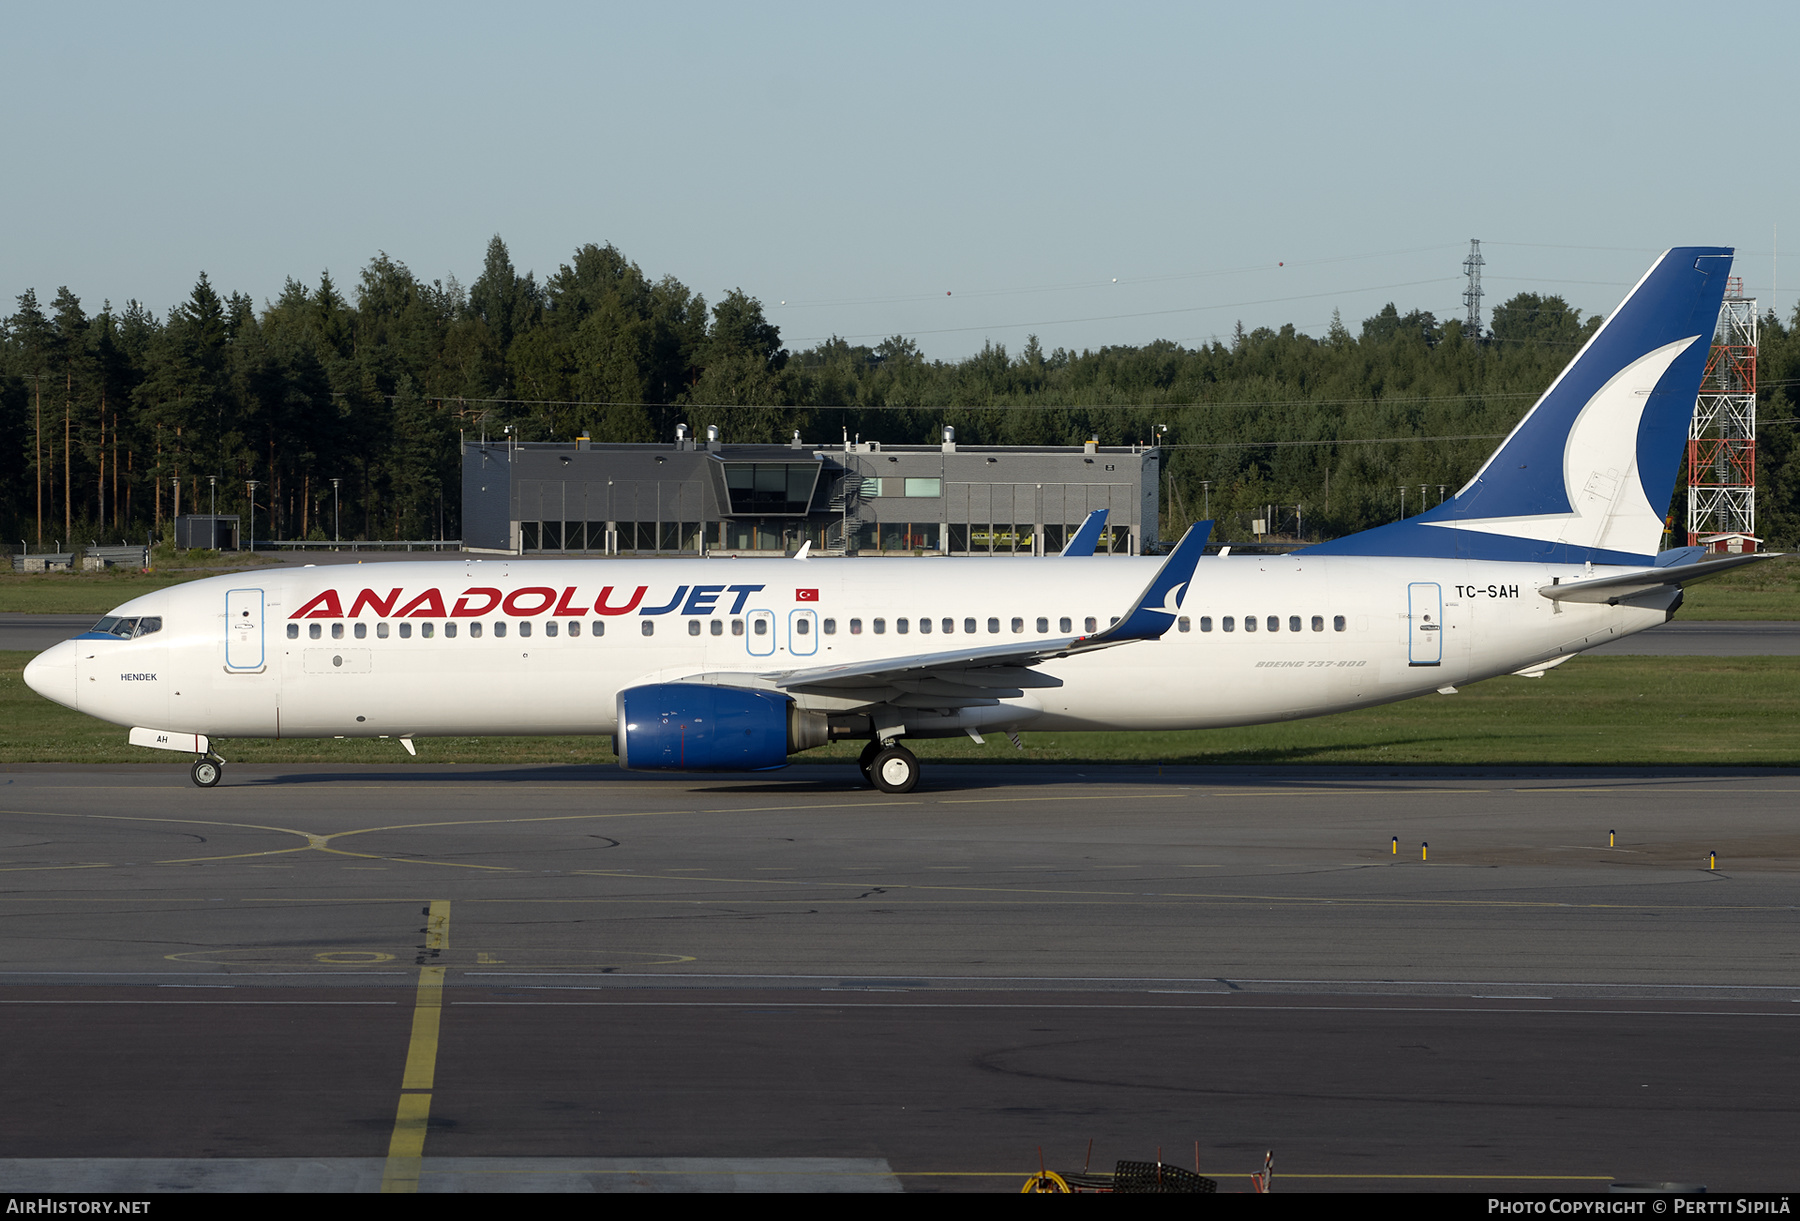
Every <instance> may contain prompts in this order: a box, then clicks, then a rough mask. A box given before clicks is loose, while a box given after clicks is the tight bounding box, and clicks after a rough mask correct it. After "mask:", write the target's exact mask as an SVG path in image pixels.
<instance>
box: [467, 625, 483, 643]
mask: <svg viewBox="0 0 1800 1221" xmlns="http://www.w3.org/2000/svg"><path fill="white" fill-rule="evenodd" d="M469 639H470V640H480V639H481V625H480V624H479V623H471V624H470V625H469Z"/></svg>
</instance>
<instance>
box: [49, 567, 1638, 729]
mask: <svg viewBox="0 0 1800 1221" xmlns="http://www.w3.org/2000/svg"><path fill="white" fill-rule="evenodd" d="M1159 563H1160V561H1159V560H1156V559H1125V558H1092V559H1055V560H1030V559H992V560H987V559H960V558H958V559H935V560H934V559H923V560H921V559H894V560H876V559H819V560H810V561H807V562H804V563H798V562H795V561H792V560H729V559H712V560H687V561H683V560H649V561H631V560H541V561H540V560H485V561H466V562H463V563H443V562H438V563H403V562H395V563H381V564H370V565H361V566H328V567H307V568H287V569H268V570H262V571H258V572H252V573H246V574H243V575H238V576H222V577H213V578H209V579H207V580H202V581H196V582H193V583H191V584H188V585H182V586H177V587H175V588H172V589H168V590H164V591H161V592H158V593H154V594H147V595H145V596H144V597H141V598H138V599H134V600H133V601H132V602H129V603H127V604H126V605H124V606H121V607H120V608H118V610H116V611H115V612H114V614H115V615H119V616H159V617H160V618H161V620H162V628H161V630H160V631H158V632H156V633H154V634H151V635H144V636H139V637H137V638H135V639H128V640H127V639H95V638H91V637H84V638H82V639H79V640H74V641H69V642H67V643H65V644H62V645H59V646H57V648H56V649H53V650H51V651H50V652H49V653H46V654H44V655H43V657H41V658H39V659H38V660H37V661H34V662H33V663H32V671H33V673H32V675H31V676H30V677H31V681H32V685H33V686H34V687H36V688H37V689H38V690H40V691H43V692H44V693H45V694H48V695H51V697H52V698H55V699H58V700H59V701H60V702H62V703H65V704H68V705H70V706H71V707H75V708H78V709H79V710H80V711H82V712H85V713H88V714H91V715H93V716H96V717H99V718H101V719H104V720H107V721H112V722H114V723H117V724H120V725H128V726H150V727H155V728H158V729H169V730H174V731H180V732H184V733H196V734H205V735H208V736H209V737H213V738H240V737H284V738H285V737H325V736H356V737H363V736H378V735H386V736H395V737H398V736H402V735H412V736H418V737H427V736H434V735H469V736H475V735H496V734H550V733H555V734H608V733H612V732H613V730H614V727H615V726H614V721H615V706H616V696H617V694H618V692H619V691H621V690H623V689H626V688H629V687H635V686H639V685H642V684H645V683H652V682H670V681H676V680H681V679H691V678H696V677H698V676H701V675H707V674H713V675H718V674H731V675H740V676H759V677H760V676H771V675H778V674H780V673H781V672H783V671H792V670H796V669H803V668H810V667H818V666H825V665H831V664H835V663H846V662H862V661H869V660H875V659H880V658H884V657H902V656H912V655H917V654H935V653H945V652H951V651H954V650H956V649H957V648H959V647H964V646H968V647H976V646H990V645H995V644H1004V643H1007V642H1011V641H1018V642H1021V643H1024V642H1029V641H1030V640H1032V639H1044V638H1051V637H1057V636H1066V635H1068V634H1070V633H1071V632H1073V633H1074V634H1077V635H1079V634H1083V633H1091V632H1092V631H1094V630H1096V629H1104V628H1105V627H1106V626H1107V625H1108V624H1109V623H1110V622H1111V621H1112V619H1113V618H1114V617H1115V616H1120V615H1123V614H1125V613H1126V611H1127V610H1128V608H1129V607H1130V606H1131V604H1132V602H1133V600H1134V599H1135V598H1136V597H1137V595H1138V593H1139V591H1140V590H1142V589H1143V587H1144V585H1145V583H1146V582H1147V581H1148V580H1149V579H1150V578H1151V576H1152V575H1153V574H1154V573H1155V572H1156V571H1157V567H1158V565H1159ZM1607 571H1609V570H1595V571H1585V572H1584V570H1583V569H1582V568H1581V567H1579V566H1575V565H1564V566H1554V565H1544V564H1508V563H1487V562H1476V561H1460V560H1432V559H1387V558H1363V557H1348V556H1329V557H1327V556H1304V555H1301V556H1291V557H1290V556H1250V555H1243V556H1227V557H1208V558H1205V559H1203V560H1201V561H1200V562H1199V565H1198V567H1197V568H1196V570H1195V572H1194V576H1193V580H1192V582H1191V584H1190V585H1189V587H1188V590H1187V592H1186V595H1185V597H1184V600H1183V602H1182V605H1181V610H1180V616H1181V618H1180V620H1179V621H1178V623H1177V625H1176V626H1175V627H1172V628H1171V629H1170V630H1169V631H1168V633H1167V634H1166V635H1164V636H1163V637H1162V638H1161V639H1160V640H1147V641H1138V642H1135V643H1129V644H1123V645H1120V646H1118V647H1115V648H1107V649H1101V650H1098V651H1095V652H1092V653H1088V654H1084V655H1079V656H1070V657H1065V658H1062V659H1060V660H1055V661H1049V662H1045V663H1043V664H1042V665H1041V666H1040V667H1039V670H1040V672H1041V673H1043V674H1047V675H1050V676H1052V677H1054V678H1056V679H1059V680H1061V685H1060V686H1047V687H1038V688H1033V689H1030V690H1026V691H1024V693H1023V694H1022V695H1021V696H1017V697H1014V698H1009V699H1003V700H1002V701H1001V702H1000V704H999V706H997V707H983V708H974V709H964V710H962V711H961V712H957V713H953V714H950V715H945V714H942V713H937V712H934V711H932V710H929V709H919V710H916V711H914V712H911V713H908V717H909V721H908V725H907V728H906V730H905V732H907V733H910V734H912V735H914V736H930V735H932V734H936V733H960V732H963V731H964V730H965V729H968V728H991V729H1015V728H1032V729H1118V730H1128V729H1181V728H1207V727H1217V726H1227V725H1245V724H1252V723H1256V722H1263V721H1277V720H1287V719H1292V718H1296V717H1306V716H1316V715H1319V714H1322V713H1329V712H1337V711H1342V710H1344V709H1350V708H1357V707H1361V706H1365V705H1370V704H1378V703H1384V702H1388V701H1392V700H1398V699H1405V698H1408V697H1410V696H1415V695H1421V694H1425V693H1427V692H1432V691H1435V690H1438V689H1440V688H1443V687H1447V686H1456V685H1460V684H1464V683H1468V682H1473V681H1476V680H1478V679H1483V678H1489V677H1493V676H1495V675H1500V674H1507V673H1512V672H1515V671H1518V670H1520V669H1524V668H1527V667H1530V666H1533V665H1536V664H1539V663H1542V662H1545V661H1549V660H1553V659H1555V658H1557V657H1561V656H1564V655H1566V654H1569V653H1575V652H1579V651H1581V650H1582V649H1585V648H1590V647H1592V646H1594V645H1597V644H1602V643H1605V642H1606V641H1609V640H1615V639H1618V638H1620V637H1622V636H1625V635H1628V634H1630V633H1632V632H1636V631H1641V630H1643V629H1644V628H1648V627H1652V626H1654V625H1656V624H1658V623H1661V622H1663V621H1664V619H1665V618H1666V616H1665V615H1664V613H1663V612H1661V611H1658V610H1650V609H1643V608H1636V607H1631V606H1607V605H1604V604H1594V603H1577V602H1552V601H1550V600H1549V599H1546V598H1544V597H1542V596H1540V595H1539V594H1538V592H1537V590H1538V588H1539V587H1540V586H1544V585H1548V584H1550V583H1551V581H1552V580H1553V579H1555V578H1561V579H1562V580H1564V581H1570V580H1579V579H1581V578H1583V577H1584V576H1595V575H1605V573H1606V572H1607ZM639 587H642V589H643V593H642V596H641V597H637V598H636V599H635V601H634V600H633V596H634V594H635V592H636V591H637V590H638V589H639ZM364 591H367V595H365V593H364ZM395 591H398V592H397V593H396V592H395ZM432 591H436V592H435V596H434V595H433V593H432ZM603 591H604V592H603ZM328 592H329V593H331V594H335V601H334V600H333V599H332V598H330V597H326V596H324V595H326V594H327V593H328ZM678 593H679V596H678ZM597 605H598V606H599V608H600V611H599V612H597V611H596V609H595V608H596V606H597ZM409 607H410V608H411V609H410V610H408V608H409ZM403 611H405V612H407V613H405V614H402V613H401V612H403ZM296 616H301V617H296ZM921 620H929V621H930V624H931V628H932V630H931V631H930V632H929V633H928V634H927V633H925V632H922V631H921V629H920V623H921ZM1064 620H1067V621H1068V623H1067V624H1066V625H1065V623H1064ZM1090 620H1091V621H1092V622H1091V623H1090V622H1089V621H1090ZM1248 621H1254V624H1255V630H1254V631H1251V630H1247V623H1248ZM903 623H904V624H905V631H904V633H903V632H902V629H901V625H902V624H903ZM1228 623H1229V624H1230V630H1227V628H1226V625H1227V624H1228ZM571 624H575V625H577V627H576V630H575V631H573V632H572V631H571V630H570V625H571ZM877 624H879V625H880V630H879V631H878V630H877ZM477 625H478V626H479V630H480V634H479V635H476V632H475V630H474V629H475V628H476V627H477ZM552 625H554V635H553V634H551V630H550V629H551V627H552ZM946 625H947V626H948V630H946ZM970 628H973V631H970V630H969V629H970ZM359 629H360V630H359ZM597 629H598V630H597ZM1296 629H1297V630H1296ZM647 631H648V633H649V634H646V632H647ZM290 633H291V634H290ZM315 633H316V635H315ZM402 633H404V635H403V634H402ZM452 633H454V634H452ZM796 698H797V700H798V701H799V703H800V704H801V706H802V707H810V708H819V709H822V710H826V711H829V712H842V711H844V710H845V705H844V703H843V701H841V700H825V699H818V698H813V697H808V696H806V695H804V694H801V695H797V696H796Z"/></svg>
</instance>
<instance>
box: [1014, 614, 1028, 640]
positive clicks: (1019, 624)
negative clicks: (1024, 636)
mask: <svg viewBox="0 0 1800 1221" xmlns="http://www.w3.org/2000/svg"><path fill="white" fill-rule="evenodd" d="M1012 630H1013V635H1015V636H1017V635H1019V634H1020V633H1021V632H1023V631H1024V630H1025V621H1024V620H1023V619H1020V618H1018V617H1017V616H1015V617H1014V618H1013V621H1012Z"/></svg>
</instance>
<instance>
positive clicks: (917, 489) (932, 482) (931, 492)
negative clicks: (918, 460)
mask: <svg viewBox="0 0 1800 1221" xmlns="http://www.w3.org/2000/svg"><path fill="white" fill-rule="evenodd" d="M942 489H943V481H942V480H939V479H908V480H906V495H908V496H942V495H943V494H944V493H943V490H942Z"/></svg>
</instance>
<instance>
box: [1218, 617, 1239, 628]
mask: <svg viewBox="0 0 1800 1221" xmlns="http://www.w3.org/2000/svg"><path fill="white" fill-rule="evenodd" d="M1219 630H1220V631H1222V632H1235V631H1236V630H1237V620H1236V619H1233V618H1232V617H1231V616H1230V615H1226V616H1225V617H1224V618H1223V619H1221V620H1219Z"/></svg>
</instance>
